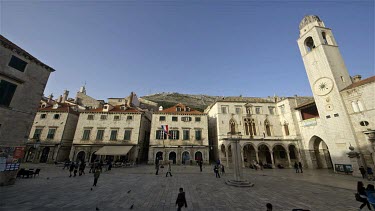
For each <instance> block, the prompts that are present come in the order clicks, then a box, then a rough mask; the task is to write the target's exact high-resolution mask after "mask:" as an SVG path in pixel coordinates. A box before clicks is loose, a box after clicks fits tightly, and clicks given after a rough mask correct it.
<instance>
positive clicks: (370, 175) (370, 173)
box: [367, 167, 374, 180]
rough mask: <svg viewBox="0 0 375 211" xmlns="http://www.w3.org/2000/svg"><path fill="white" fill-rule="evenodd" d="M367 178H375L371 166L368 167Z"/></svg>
mask: <svg viewBox="0 0 375 211" xmlns="http://www.w3.org/2000/svg"><path fill="white" fill-rule="evenodd" d="M367 179H368V180H373V179H374V173H373V172H372V168H371V167H367Z"/></svg>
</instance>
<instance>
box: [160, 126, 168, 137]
mask: <svg viewBox="0 0 375 211" xmlns="http://www.w3.org/2000/svg"><path fill="white" fill-rule="evenodd" d="M161 128H162V129H163V131H164V133H165V134H167V135H169V131H168V125H161Z"/></svg>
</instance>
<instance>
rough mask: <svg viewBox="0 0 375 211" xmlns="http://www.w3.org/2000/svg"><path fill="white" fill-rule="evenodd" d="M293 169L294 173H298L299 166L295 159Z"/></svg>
mask: <svg viewBox="0 0 375 211" xmlns="http://www.w3.org/2000/svg"><path fill="white" fill-rule="evenodd" d="M294 169H295V170H296V173H299V167H298V163H297V161H296V162H294Z"/></svg>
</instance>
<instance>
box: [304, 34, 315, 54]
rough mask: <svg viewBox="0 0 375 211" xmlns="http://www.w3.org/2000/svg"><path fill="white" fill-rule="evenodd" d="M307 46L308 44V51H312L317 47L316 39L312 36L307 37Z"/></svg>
mask: <svg viewBox="0 0 375 211" xmlns="http://www.w3.org/2000/svg"><path fill="white" fill-rule="evenodd" d="M305 46H306V50H307V52H310V51H312V49H314V48H315V44H314V40H313V38H312V37H308V38H306V40H305Z"/></svg>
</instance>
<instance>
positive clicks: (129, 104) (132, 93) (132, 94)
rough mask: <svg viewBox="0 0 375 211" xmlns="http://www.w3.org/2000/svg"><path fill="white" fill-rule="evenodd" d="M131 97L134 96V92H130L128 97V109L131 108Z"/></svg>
mask: <svg viewBox="0 0 375 211" xmlns="http://www.w3.org/2000/svg"><path fill="white" fill-rule="evenodd" d="M133 96H134V92H131V93H130V96H129V101H128V107H132V106H133Z"/></svg>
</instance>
